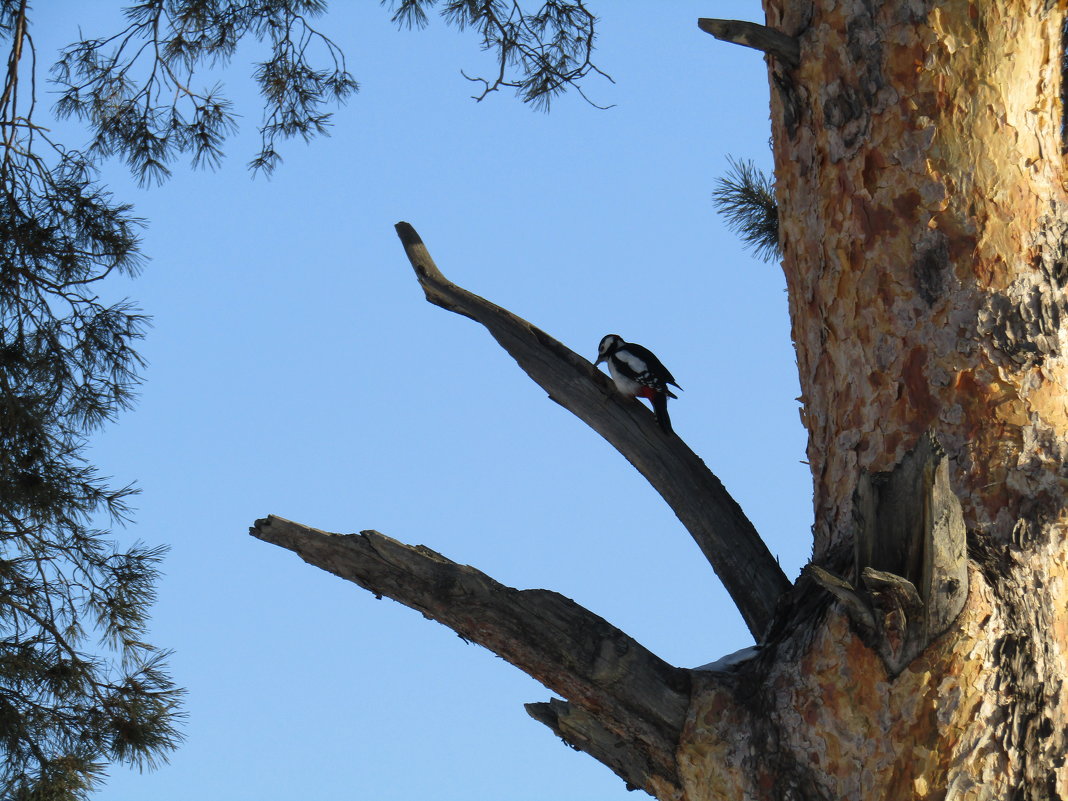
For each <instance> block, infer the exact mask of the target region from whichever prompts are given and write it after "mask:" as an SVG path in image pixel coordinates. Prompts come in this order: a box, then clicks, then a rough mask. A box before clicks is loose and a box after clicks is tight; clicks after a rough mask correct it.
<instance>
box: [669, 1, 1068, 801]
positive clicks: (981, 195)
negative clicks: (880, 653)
mask: <svg viewBox="0 0 1068 801" xmlns="http://www.w3.org/2000/svg"><path fill="white" fill-rule="evenodd" d="M765 8H766V11H767V15H768V24H769V26H771V27H774V28H777V29H779V30H781V31H782V32H784V33H786V34H788V35H790V36H794V37H795V38H797V39H798V41H799V42H800V47H801V58H800V66H799V67H798V68H796V69H794V68H790V67H789V66H788V65H783V64H780V63H776V62H775V61H774V59H773V60H772V62H771V72H772V86H773V92H772V94H773V100H772V119H773V131H774V141H775V161H776V179H777V192H778V198H779V203H780V206H779V213H780V221H781V241H782V245H783V251H784V269H785V272H786V276H787V282H788V290H789V296H790V310H791V318H792V325H793V336H794V340H795V344H796V348H797V355H798V365H799V370H800V379H801V385H802V390H803V401H804V410H803V419H804V422H805V425H806V427H807V428H808V431H809V447H808V455H809V461H810V463H811V465H812V469H813V479H814V493H815V512H816V526H815V554H816V556H815V561H816V562H818V563H822V564H824V565H826V566H829V567H831V568H832V569H833V570H837V572H839V573H840V574H845V575H847V576H850V577H851V578H852V579H853V580H855V579H856V571H857V569H859V568H860V567H863V565H862V564H856V565H854V564H853V563H852V550H853V546H854V543H855V541H856V536H857V532H858V524H857V511H858V510H857V498H858V495H857V488H858V485H859V484H860V482H861V478H862V475H864V474H865V473H876V472H880V471H886V470H888V469H890V468H891V467H892V466H894V465H895V464H897V463H898V462H900V460H901V459H902V457H903V455H904V454H905V452H906V450H908V449H910V448H913V447H914V446H915V445H916V443H917V441H918V440H919V438H920V437H921V435H922V434H923V433H924V432H927V431H930V432H932V433H933V434H934V435H935V436H936V437H937V439H938V441H939V442H941V443H942V444H943V445H944V446H945V448H946V451H947V454H948V465H949V478H950V484H951V486H952V487H953V489H954V491H955V493H956V495H957V496H958V498H959V499H960V502H961V505H962V510H963V517H964V521H965V523H966V525H967V528H968V542H969V556H970V559H971V568H970V581H969V583H970V596H969V599H968V602H967V605H966V606H965V609H964V611H963V613H962V614H961V615H960V617H959V618H958V619H956V620H955V621H953V623H952V624H951V626H950V628H949V630H948V631H947V632H946V633H945V634H944V635H943V636H942V637H940V638H939V639H937V640H936V641H935V642H934V643H933V644H932V645H930V646H929V647H928V648H927V649H926V650H925V651H924V652H923V653H922V655H921V656H920V657H919V658H917V659H915V660H914V661H913V662H912V663H910V664H909V665H908V666H907V667H906V669H905V670H903V671H902V672H901V673H900V674H898V675H890V674H889V673H888V672H887V670H886V664H885V663H884V662H883V661H882V660H880V659H878V658H877V656H876V649H874V648H872V647H869V646H870V643H868V642H866V641H865V640H864V639H862V638H861V637H860V636H858V634H860V633H862V630H863V628H864V626H863V625H859V626H858V625H857V624H856V623H851V622H850V620H849V617H848V615H847V613H852V615H853V617H854V619H855V620H860V619H861V618H862V617H863V615H862V614H860V612H858V611H856V610H850V609H849V606H848V604H844V603H838V602H835V603H832V604H831V606H830V608H829V609H828V610H827V611H826V614H825V616H821V615H819V614H816V613H812V614H807V615H806V614H800V613H799V614H797V615H795V618H794V619H793V620H792V621H791V623H792V627H788V628H787V629H785V632H786V633H785V634H784V636H783V637H781V638H780V639H779V640H778V641H776V642H775V643H772V644H771V646H770V647H769V649H768V651H769V652H768V653H767V654H766V655H765V656H764V657H762V659H763V660H765V661H764V662H763V664H760V665H752V666H750V669H749V670H748V671H747V672H746V680H747V681H749V682H751V687H752V692H751V694H739V693H730V694H728V693H725V692H724V691H723V690H722V688H715V689H713V690H711V691H708V692H701V691H699V692H697V693H695V704H694V707H693V709H692V715H691V718H690V726H691V728H690V729H689V734H688V736H687V738H686V742H685V743H684V745H683V747H682V748H681V749H680V765H683V766H685V770H684V772H685V773H687V775H688V777H689V779H688V781H687V788H688V793H689V796H690V797H692V798H710V797H724V798H761V799H764V798H767V799H775V798H781V797H787V796H790V794H791V793H792V794H793V795H795V796H800V797H804V798H827V799H831V798H864V799H901V798H953V799H964V798H1026V799H1046V798H1068V767H1066V766H1065V757H1066V753H1068V741H1066V738H1065V728H1066V726H1068V697H1066V696H1065V691H1064V680H1065V678H1066V677H1068V639H1066V638H1065V634H1066V629H1068V624H1066V618H1068V568H1066V552H1065V543H1066V539H1068V537H1066V534H1068V526H1066V523H1068V517H1066V512H1065V510H1066V506H1068V504H1066V501H1068V467H1066V465H1068V414H1066V411H1068V406H1066V399H1068V359H1066V355H1065V354H1066V348H1068V294H1066V292H1065V284H1066V281H1068V270H1066V267H1065V264H1066V256H1065V252H1066V240H1065V233H1066V231H1068V222H1066V220H1068V218H1066V217H1065V209H1066V206H1065V193H1064V187H1063V178H1064V174H1063V161H1062V157H1061V152H1062V142H1061V135H1060V130H1061V113H1062V110H1061V107H1060V81H1061V55H1062V46H1061V42H1062V29H1063V24H1064V4H1063V3H1054V2H1049V3H1047V2H1037V1H1036V0H986V1H985V2H983V3H975V2H968V0H951V1H950V2H939V3H933V2H921V1H920V0H912V1H911V2H893V3H872V2H866V1H865V0H815V2H804V3H802V2H793V0H766V3H765ZM798 597H800V596H798ZM752 698H759V699H761V700H760V701H759V702H753V701H752V700H749V699H752ZM713 788H715V789H714V791H713ZM716 793H719V794H720V795H719V796H717V795H716Z"/></svg>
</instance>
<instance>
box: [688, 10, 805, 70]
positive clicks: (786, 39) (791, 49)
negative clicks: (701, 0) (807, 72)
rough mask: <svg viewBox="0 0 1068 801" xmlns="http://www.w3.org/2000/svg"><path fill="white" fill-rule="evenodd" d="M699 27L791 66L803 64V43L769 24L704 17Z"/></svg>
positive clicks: (719, 37) (720, 38) (726, 40)
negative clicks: (770, 26)
mask: <svg viewBox="0 0 1068 801" xmlns="http://www.w3.org/2000/svg"><path fill="white" fill-rule="evenodd" d="M697 27H698V28H700V29H701V30H702V31H704V32H705V33H708V34H711V35H712V36H715V37H716V38H717V39H719V40H720V41H722V42H731V43H732V44H739V45H742V46H743V47H751V48H753V49H754V50H760V51H761V52H763V53H768V54H769V55H772V56H775V57H776V58H779V59H781V60H782V61H783V62H785V63H786V64H788V65H789V66H791V67H798V66H800V65H801V43H800V42H798V41H797V39H795V38H794V37H793V36H788V35H786V34H785V33H783V32H782V31H777V30H775V29H774V28H769V27H768V26H767V25H758V24H757V23H755V22H746V21H744V20H738V19H708V18H707V17H702V18H701V19H699V20H697Z"/></svg>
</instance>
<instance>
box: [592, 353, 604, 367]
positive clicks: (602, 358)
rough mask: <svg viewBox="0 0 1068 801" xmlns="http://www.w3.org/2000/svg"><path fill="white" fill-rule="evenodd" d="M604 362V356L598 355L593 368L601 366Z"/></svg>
mask: <svg viewBox="0 0 1068 801" xmlns="http://www.w3.org/2000/svg"><path fill="white" fill-rule="evenodd" d="M603 361H604V356H601V355H598V356H597V360H596V361H595V362H594V363H593V366H594V367H596V366H597V365H599V364H600V363H601V362H603Z"/></svg>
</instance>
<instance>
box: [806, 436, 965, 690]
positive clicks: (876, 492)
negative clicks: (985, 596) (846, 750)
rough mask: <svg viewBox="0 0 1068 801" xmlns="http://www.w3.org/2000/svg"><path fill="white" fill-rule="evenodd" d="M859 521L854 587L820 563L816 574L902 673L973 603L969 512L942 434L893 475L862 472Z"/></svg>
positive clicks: (923, 442)
mask: <svg viewBox="0 0 1068 801" xmlns="http://www.w3.org/2000/svg"><path fill="white" fill-rule="evenodd" d="M854 519H855V522H856V529H855V534H854V548H855V551H854V571H855V572H854V577H853V583H850V582H848V581H845V580H844V579H841V578H838V577H836V576H833V575H831V574H830V573H828V572H827V571H826V570H823V569H821V568H819V567H816V566H810V568H809V574H810V575H811V576H812V577H813V578H814V579H815V580H816V582H817V583H819V584H820V585H821V586H822V587H823V588H824V589H826V590H827V591H828V592H830V593H832V594H833V595H834V596H835V597H837V598H838V599H839V600H841V601H842V602H843V606H844V608H845V610H846V613H847V614H848V615H849V616H850V618H851V619H852V620H853V622H854V623H856V624H857V627H858V629H860V631H861V633H862V634H864V635H865V636H866V638H867V639H868V640H869V642H870V643H871V644H872V647H874V648H875V649H876V651H878V652H879V654H880V656H881V657H882V659H883V662H884V663H885V664H886V667H887V670H888V671H889V673H890V674H891V675H897V674H898V673H899V672H900V671H901V670H902V669H904V667H905V666H906V665H908V663H909V662H911V661H912V660H913V659H915V658H916V657H917V656H919V655H920V654H921V653H923V651H924V650H925V649H926V648H927V646H928V645H929V644H930V643H931V641H932V640H934V639H935V638H937V637H938V636H940V635H941V634H943V633H944V632H945V631H946V630H947V629H948V628H949V627H950V625H951V624H952V623H953V621H954V620H955V619H956V618H957V615H958V614H960V611H961V609H963V608H964V603H965V601H966V600H967V598H968V559H967V530H966V528H965V525H964V514H963V510H962V509H961V504H960V501H959V500H958V498H957V496H956V495H955V494H954V493H953V490H952V488H951V487H950V485H949V463H948V461H947V459H946V454H945V452H944V451H943V450H942V448H941V446H940V445H939V444H938V442H937V440H936V439H935V438H934V436H932V435H931V434H925V435H924V436H923V437H921V438H920V441H919V442H918V443H917V444H916V447H915V448H913V449H912V450H911V451H909V452H908V453H907V454H905V457H904V458H903V459H902V460H901V462H899V463H898V464H897V466H896V467H894V469H893V470H890V471H888V472H885V473H876V474H874V475H869V474H868V473H862V474H861V476H860V480H859V481H858V482H857V489H856V493H855V494H854ZM861 583H863V585H864V587H865V588H866V589H864V590H862V589H860V588H859V585H860V584H861Z"/></svg>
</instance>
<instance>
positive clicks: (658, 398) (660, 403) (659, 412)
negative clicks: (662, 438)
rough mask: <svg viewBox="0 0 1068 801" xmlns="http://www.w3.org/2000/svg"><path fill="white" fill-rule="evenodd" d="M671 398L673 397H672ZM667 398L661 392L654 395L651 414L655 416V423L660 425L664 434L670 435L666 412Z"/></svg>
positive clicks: (668, 418) (669, 424) (669, 422)
mask: <svg viewBox="0 0 1068 801" xmlns="http://www.w3.org/2000/svg"><path fill="white" fill-rule="evenodd" d="M671 397H675V396H674V395H672V396H671ZM667 399H668V396H667V395H666V394H664V393H662V392H658V393H656V395H654V396H653V398H652V402H653V412H654V413H655V414H656V422H657V423H659V424H660V427H661V428H662V429H664V433H665V434H670V433H671V418H670V417H668V410H667Z"/></svg>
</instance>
